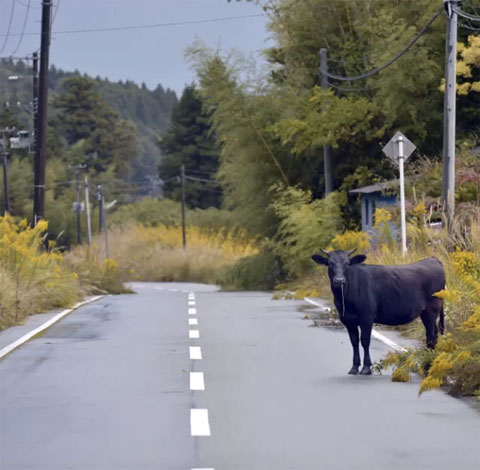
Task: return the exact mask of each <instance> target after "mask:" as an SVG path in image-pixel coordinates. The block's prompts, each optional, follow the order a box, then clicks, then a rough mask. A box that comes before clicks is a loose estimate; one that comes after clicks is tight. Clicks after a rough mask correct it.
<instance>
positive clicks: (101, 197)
mask: <svg viewBox="0 0 480 470" xmlns="http://www.w3.org/2000/svg"><path fill="white" fill-rule="evenodd" d="M97 198H98V203H99V204H98V205H99V217H100V220H99V223H100V225H99V226H100V231H101V230H102V228H101V227H103V233H104V237H105V256H106V258H107V259H108V258H110V249H109V246H108V226H107V214H106V212H107V211H106V210H105V196H104V195H103V190H102V185H101V184H99V185H98V186H97Z"/></svg>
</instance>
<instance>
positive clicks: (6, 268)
mask: <svg viewBox="0 0 480 470" xmlns="http://www.w3.org/2000/svg"><path fill="white" fill-rule="evenodd" d="M47 227H48V224H47V223H46V222H44V221H42V222H39V223H38V224H37V226H36V227H35V228H30V227H29V226H28V225H27V222H26V221H22V222H18V223H17V222H15V221H14V219H13V218H12V217H10V216H8V215H7V216H6V217H0V285H1V289H0V330H2V329H4V328H7V327H8V326H11V325H14V324H16V323H19V322H21V321H23V320H24V319H25V318H26V317H27V316H28V315H30V314H32V313H38V312H42V311H45V310H48V309H53V308H59V307H67V306H71V305H72V304H74V303H75V302H77V301H78V300H80V299H81V298H82V297H83V296H84V295H85V293H86V292H87V290H86V289H84V288H83V287H82V286H81V284H80V281H79V279H78V276H77V275H76V274H75V273H74V272H72V271H71V270H70V269H69V268H68V266H67V265H66V264H65V260H64V258H63V256H62V255H61V254H60V253H57V252H55V251H50V252H45V251H44V250H43V249H42V245H43V242H44V239H43V234H44V233H45V232H46V230H47Z"/></svg>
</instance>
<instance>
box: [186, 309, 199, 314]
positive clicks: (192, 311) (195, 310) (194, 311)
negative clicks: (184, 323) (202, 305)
mask: <svg viewBox="0 0 480 470" xmlns="http://www.w3.org/2000/svg"><path fill="white" fill-rule="evenodd" d="M188 314H189V315H196V314H197V309H196V308H189V309H188Z"/></svg>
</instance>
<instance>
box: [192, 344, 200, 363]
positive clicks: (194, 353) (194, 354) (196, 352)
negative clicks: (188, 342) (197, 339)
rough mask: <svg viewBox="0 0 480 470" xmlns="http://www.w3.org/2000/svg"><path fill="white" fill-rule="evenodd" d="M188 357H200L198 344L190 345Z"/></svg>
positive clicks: (194, 358)
mask: <svg viewBox="0 0 480 470" xmlns="http://www.w3.org/2000/svg"><path fill="white" fill-rule="evenodd" d="M190 359H192V360H200V359H202V348H201V347H200V346H190Z"/></svg>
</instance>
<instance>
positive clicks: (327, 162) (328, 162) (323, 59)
mask: <svg viewBox="0 0 480 470" xmlns="http://www.w3.org/2000/svg"><path fill="white" fill-rule="evenodd" d="M327 72H328V62H327V50H326V49H325V48H322V49H320V75H321V81H322V83H321V84H322V89H323V90H328V77H327ZM323 173H324V177H325V196H327V194H329V193H331V192H332V191H333V178H332V156H331V149H330V145H324V146H323Z"/></svg>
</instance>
